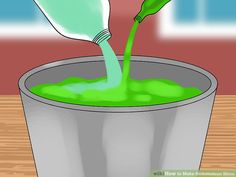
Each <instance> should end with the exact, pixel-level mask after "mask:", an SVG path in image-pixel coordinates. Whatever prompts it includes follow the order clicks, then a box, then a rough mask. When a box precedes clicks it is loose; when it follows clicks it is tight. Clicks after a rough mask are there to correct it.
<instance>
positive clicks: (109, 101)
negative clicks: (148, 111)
mask: <svg viewBox="0 0 236 177" xmlns="http://www.w3.org/2000/svg"><path fill="white" fill-rule="evenodd" d="M138 25H139V23H138V22H137V21H135V23H134V25H133V27H132V29H131V32H130V36H129V38H128V41H127V45H126V49H125V53H124V66H123V74H122V73H121V70H120V65H119V63H118V60H117V58H116V56H115V53H114V52H113V50H112V48H111V47H110V45H109V43H108V42H107V41H103V42H102V43H101V44H99V45H100V47H101V49H102V52H103V55H104V59H105V65H106V72H107V77H106V78H96V79H86V78H79V77H70V78H66V79H65V80H63V81H60V82H57V83H48V84H40V85H36V86H33V87H31V88H30V91H31V92H32V93H34V94H36V95H38V96H41V97H43V98H46V99H50V100H55V101H60V102H64V103H71V104H79V105H87V106H116V107H119V106H122V107H123V106H149V105H157V104H165V103H171V102H177V101H182V100H186V99H189V98H192V97H195V96H198V95H200V94H201V93H202V91H201V90H199V89H198V88H195V87H188V88H185V87H183V86H181V85H180V84H178V83H176V82H174V81H171V80H167V79H163V78H159V79H157V78H149V79H145V80H134V79H131V78H130V60H131V53H132V46H133V43H134V38H135V33H136V31H137V28H138Z"/></svg>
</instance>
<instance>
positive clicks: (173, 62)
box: [18, 55, 218, 113]
mask: <svg viewBox="0 0 236 177" xmlns="http://www.w3.org/2000/svg"><path fill="white" fill-rule="evenodd" d="M117 57H123V56H122V55H117ZM132 57H135V59H133V58H132V61H138V62H151V63H162V64H167V65H175V66H179V67H184V68H187V69H190V70H194V71H196V72H198V73H201V74H203V75H205V76H206V77H207V78H208V79H209V81H210V83H211V85H210V87H209V88H208V90H206V91H205V92H203V93H202V94H201V95H199V96H196V97H193V98H190V99H187V100H183V101H178V102H172V103H166V104H160V105H150V106H129V107H111V106H87V105H79V104H70V103H63V102H59V101H54V100H49V99H46V98H43V97H40V96H37V95H35V94H33V93H31V92H30V90H28V89H27V88H26V85H25V82H26V81H27V79H28V78H29V77H30V76H31V75H33V74H36V73H37V72H41V71H43V70H46V69H50V68H53V67H58V66H62V65H69V64H73V63H87V62H103V61H104V60H103V56H101V55H96V56H82V57H76V58H75V57H74V58H66V59H62V60H58V61H54V62H50V63H47V64H43V65H40V66H37V67H35V68H33V69H31V70H29V71H27V72H26V73H24V74H23V75H22V76H21V77H20V79H19V82H18V86H19V89H20V93H21V94H24V95H26V96H27V97H30V98H31V99H33V100H35V101H37V102H41V103H42V104H47V105H51V106H54V107H59V108H64V109H71V110H79V111H87V112H105V113H128V112H149V111H157V110H164V109H173V108H177V107H182V106H186V105H189V104H193V103H196V102H199V101H201V100H203V99H205V98H207V97H209V96H211V95H212V94H213V93H214V92H216V90H217V87H218V81H217V79H216V77H215V76H214V75H213V74H212V73H210V72H209V71H206V70H205V69H203V68H201V67H199V66H195V65H193V64H189V63H186V62H182V61H178V60H174V59H170V58H163V57H161V58H159V57H155V56H146V55H145V56H142V55H133V56H132ZM119 60H120V61H122V59H119Z"/></svg>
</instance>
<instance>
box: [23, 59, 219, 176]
mask: <svg viewBox="0 0 236 177" xmlns="http://www.w3.org/2000/svg"><path fill="white" fill-rule="evenodd" d="M119 58H120V59H122V57H119ZM105 74H106V73H105V67H104V62H103V57H101V56H94V57H83V58H76V59H68V60H62V61H58V62H54V63H50V64H46V65H42V66H40V67H37V68H35V69H33V70H31V71H29V72H27V73H26V74H24V75H23V76H22V77H21V79H20V81H19V87H20V92H21V97H22V101H23V105H24V111H25V117H26V122H27V126H28V131H29V135H30V140H31V144H32V150H33V155H34V159H35V163H36V167H37V174H38V177H94V176H98V177H148V176H149V175H150V173H151V172H152V171H153V170H160V169H168V170H171V169H175V170H176V169H178V170H180V169H186V170H187V169H199V166H200V162H201V158H202V153H203V149H204V144H205V139H206V135H207V130H208V125H209V121H210V116H211V111H212V106H213V102H214V97H215V93H216V88H217V81H216V79H215V77H214V76H213V75H212V74H210V73H209V72H207V71H205V70H203V69H201V68H199V67H196V66H193V65H190V64H186V63H183V62H178V61H174V60H168V59H160V58H154V57H144V56H133V58H132V71H131V76H132V78H136V79H144V78H166V79H171V80H174V81H176V82H178V83H180V84H182V85H183V86H188V87H190V86H194V87H198V88H200V89H201V90H203V93H202V94H201V95H199V96H197V97H194V98H191V99H188V100H184V101H180V102H175V103H170V104H162V105H154V106H141V107H96V106H82V105H73V104H66V103H62V102H56V101H52V100H48V99H44V98H42V97H39V96H36V95H34V94H32V93H31V92H30V91H29V88H30V87H32V86H35V85H37V84H42V83H52V82H58V81H61V80H63V79H65V78H67V77H70V76H79V77H85V78H96V77H100V76H105Z"/></svg>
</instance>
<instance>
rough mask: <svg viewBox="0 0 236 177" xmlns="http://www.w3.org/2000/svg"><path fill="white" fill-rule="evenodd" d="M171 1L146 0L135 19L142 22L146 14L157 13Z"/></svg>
mask: <svg viewBox="0 0 236 177" xmlns="http://www.w3.org/2000/svg"><path fill="white" fill-rule="evenodd" d="M170 1H171V0H144V1H143V4H142V8H141V10H140V12H139V13H138V15H136V17H135V18H134V20H135V21H138V22H139V23H141V22H142V21H143V19H144V18H145V17H146V16H148V15H152V14H155V13H157V12H158V11H160V10H161V8H162V7H164V6H165V5H166V4H167V3H168V2H170Z"/></svg>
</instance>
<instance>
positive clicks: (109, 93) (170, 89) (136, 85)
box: [31, 77, 202, 106]
mask: <svg viewBox="0 0 236 177" xmlns="http://www.w3.org/2000/svg"><path fill="white" fill-rule="evenodd" d="M97 83H106V78H99V79H93V80H89V79H84V78H78V77H71V78H67V79H65V80H63V81H61V82H58V83H53V84H41V85H37V86H35V87H32V88H31V91H32V92H33V93H35V94H36V95H38V96H41V97H44V98H47V99H50V100H55V101H60V102H65V103H72V104H80V105H91V106H147V105H156V104H164V103H170V102H176V101H181V100H185V99H188V98H192V97H194V96H197V95H199V94H201V93H202V91H201V90H199V89H197V88H193V87H190V88H184V87H182V86H181V85H179V84H178V83H176V82H174V81H170V80H165V79H146V80H130V81H129V82H127V83H126V87H123V86H122V85H121V86H119V87H115V88H108V89H107V88H106V89H97V88H94V89H86V90H84V91H82V92H81V91H80V90H79V89H76V87H78V88H80V87H81V86H84V85H90V84H91V85H96V84H97Z"/></svg>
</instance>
